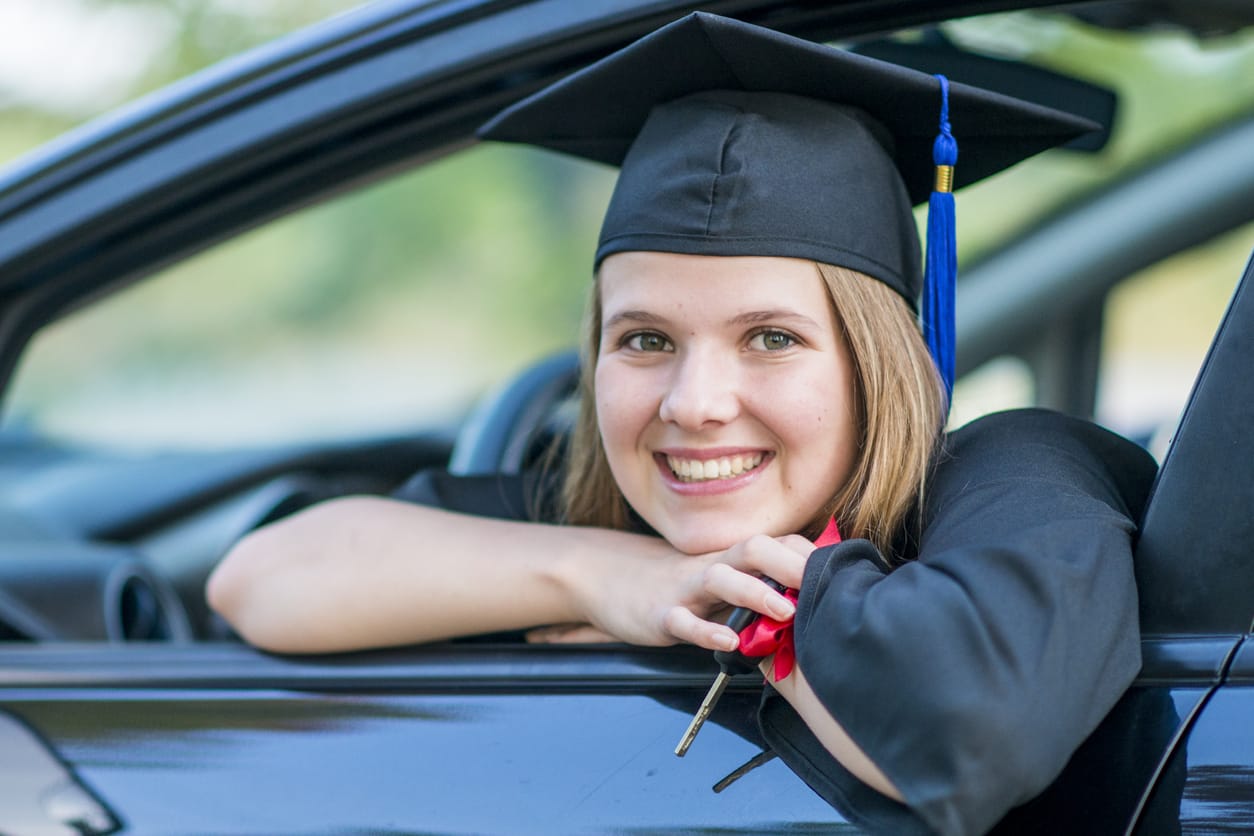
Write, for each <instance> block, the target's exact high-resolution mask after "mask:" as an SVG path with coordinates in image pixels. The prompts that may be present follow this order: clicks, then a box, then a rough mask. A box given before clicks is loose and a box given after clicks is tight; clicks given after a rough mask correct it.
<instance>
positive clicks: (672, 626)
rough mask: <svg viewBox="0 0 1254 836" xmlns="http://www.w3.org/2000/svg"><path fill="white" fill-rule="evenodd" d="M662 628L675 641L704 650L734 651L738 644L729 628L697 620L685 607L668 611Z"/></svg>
mask: <svg viewBox="0 0 1254 836" xmlns="http://www.w3.org/2000/svg"><path fill="white" fill-rule="evenodd" d="M662 626H663V627H664V629H665V630H666V632H668V633H670V634H671V635H672V636H674V637H675V638H676V639H678V640H680V641H684V642H688V643H689V644H695V645H696V646H697V647H704V648H705V649H706V650H735V649H736V646H737V645H738V644H740V637H739V636H737V635H736V633H735V631H734V630H732V629H731V628H730V627H728V626H726V625H724V624H716V623H714V622H712V621H706V620H705V619H703V618H699V617H698V616H697V615H696V614H695V613H693V612H692V610H690V609H688V608H687V607H671V608H670V609H668V610H667V611H666V615H665V616H663V618H662Z"/></svg>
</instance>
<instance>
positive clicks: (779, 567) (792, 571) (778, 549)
mask: <svg viewBox="0 0 1254 836" xmlns="http://www.w3.org/2000/svg"><path fill="white" fill-rule="evenodd" d="M812 551H814V544H813V543H811V542H810V541H809V540H807V539H806V538H804V537H802V536H800V535H796V534H793V535H788V536H785V537H779V538H776V537H767V536H766V535H762V534H760V535H757V536H755V537H750V538H749V539H748V540H745V541H744V542H743V543H738V544H736V545H735V546H732V547H731V548H730V549H728V550H727V551H725V552H723V553H722V554H721V555H720V556H719V558H717V559H718V560H719V562H720V563H726V564H728V565H729V566H731V567H733V568H735V569H739V570H740V571H741V572H746V573H749V574H756V575H764V576H766V577H768V578H774V579H775V580H777V581H779V582H780V583H782V584H784V586H789V587H792V588H793V589H796V588H797V587H799V586H801V577H802V575H804V574H805V568H806V558H808V557H809V556H810V552H812ZM738 606H743V605H740V604H738Z"/></svg>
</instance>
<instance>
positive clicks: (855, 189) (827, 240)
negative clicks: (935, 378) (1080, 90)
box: [479, 12, 1098, 371]
mask: <svg viewBox="0 0 1254 836" xmlns="http://www.w3.org/2000/svg"><path fill="white" fill-rule="evenodd" d="M946 87H947V88H948V95H947V107H948V110H949V113H951V114H952V117H953V122H954V124H955V125H956V126H957V127H958V129H957V130H956V131H955V132H954V133H955V134H956V135H957V137H958V139H959V140H960V141H961V143H962V146H963V163H962V165H961V166H960V167H957V168H955V169H951V171H952V173H953V175H954V177H955V185H956V186H963V185H966V184H968V183H972V182H975V181H976V180H980V179H982V178H984V177H987V176H989V175H990V174H994V173H996V172H998V171H1000V170H1002V169H1003V168H1006V167H1007V166H1010V165H1013V164H1014V163H1016V162H1018V161H1019V160H1022V159H1023V158H1025V157H1028V156H1031V155H1032V154H1035V153H1037V152H1039V151H1042V150H1044V149H1046V148H1049V147H1051V146H1054V145H1058V144H1060V143H1063V142H1066V141H1067V140H1069V139H1072V138H1074V137H1076V136H1079V135H1081V134H1083V133H1086V132H1088V131H1091V130H1094V129H1096V128H1097V127H1098V126H1096V125H1094V124H1093V123H1091V122H1088V121H1087V120H1084V119H1081V118H1078V117H1075V116H1072V115H1070V114H1065V113H1061V112H1059V111H1056V110H1051V109H1049V108H1045V107H1041V106H1039V105H1034V104H1031V103H1029V102H1024V101H1021V100H1018V99H1013V98H1010V97H1007V96H1003V95H1000V94H998V93H993V92H990V91H987V90H981V89H979V88H975V87H969V86H967V85H963V84H957V83H955V84H951V85H947V84H946V83H945V82H943V81H940V80H938V78H937V77H934V76H930V75H927V74H925V73H920V72H917V71H915V70H911V69H906V68H904V67H900V66H898V65H895V64H889V63H887V62H883V61H878V60H875V59H872V58H867V57H864V56H860V55H855V54H852V53H849V52H845V51H842V50H839V49H834V48H832V47H828V46H824V45H822V44H816V43H812V42H810V41H805V40H802V39H799V38H794V37H791V36H788V35H783V34H780V33H778V32H774V31H772V30H769V29H764V28H761V27H758V26H754V25H751V24H748V23H743V22H741V21H737V20H732V19H729V18H723V17H719V16H717V15H712V14H706V13H701V12H697V13H694V14H691V15H689V16H687V17H685V18H682V19H681V20H678V21H675V22H674V23H671V24H669V25H667V26H664V27H663V28H661V29H659V30H657V31H656V32H653V33H652V34H650V35H647V36H645V37H644V38H641V39H640V40H638V41H636V42H635V43H633V44H631V45H630V46H628V47H626V48H624V49H622V50H619V51H618V52H616V53H614V54H612V55H610V56H608V57H606V58H604V59H602V60H600V61H598V62H596V63H595V64H592V65H591V66H589V67H587V68H585V69H583V70H581V71H579V72H576V73H574V74H572V75H571V76H568V77H567V78H565V79H563V80H561V81H559V82H557V83H555V84H553V85H551V86H549V87H548V88H546V89H544V90H541V91H540V92H538V93H536V94H534V95H532V96H530V97H529V98H527V99H524V100H522V101H520V102H518V103H517V104H515V105H513V106H512V107H510V108H508V109H506V110H505V111H503V112H502V113H500V114H499V115H497V116H496V117H495V118H494V119H492V120H491V121H490V122H488V123H487V124H486V125H484V126H483V127H482V128H481V129H480V132H479V135H480V136H481V137H482V138H485V139H498V140H507V141H513V142H525V143H530V144H532V145H539V146H542V147H545V148H551V149H553V150H557V151H563V152H566V153H569V154H574V155H576V156H579V157H584V158H587V159H591V160H598V161H600V162H604V163H609V164H611V165H619V166H621V167H622V174H621V175H620V176H619V179H618V185H617V186H616V188H615V191H614V197H613V199H612V200H611V202H610V206H609V209H608V211H607V212H606V216H605V222H604V225H603V227H602V230H601V239H600V244H599V246H598V248H597V254H596V263H597V264H598V265H599V264H600V262H601V260H602V259H604V258H605V257H606V256H608V255H610V254H612V253H615V252H622V251H625V250H654V251H664V252H677V253H693V254H702V255H778V256H791V257H797V258H807V259H814V260H816V261H822V262H826V263H829V264H835V265H839V266H843V267H849V268H853V269H856V270H859V271H861V272H863V273H866V274H868V275H870V276H872V277H874V278H876V279H879V280H880V281H882V282H884V283H885V284H887V285H889V286H890V287H892V288H893V289H894V290H896V291H897V292H898V293H900V294H901V295H902V296H904V297H905V298H906V299H907V301H908V302H909V303H910V304H911V306H914V305H915V304H916V301H917V299H918V298H919V294H920V282H921V279H922V269H921V267H920V260H919V241H918V234H917V232H916V228H915V223H914V217H913V214H912V213H911V206H912V205H914V204H916V203H921V202H922V201H924V200H927V199H928V195H929V193H930V192H931V191H932V188H933V183H934V178H935V176H936V168H935V167H934V163H933V144H934V141H936V139H937V128H938V123H940V122H941V121H942V119H941V116H940V114H941V112H942V98H943V95H942V94H943V90H944V89H945V88H946ZM944 128H945V130H946V131H947V130H948V124H945V126H944ZM946 136H947V134H946ZM938 147H939V146H938ZM951 151H952V152H953V153H955V154H956V149H951ZM938 162H939V160H938ZM949 165H952V161H949ZM947 190H948V189H946V191H947ZM946 197H947V196H946ZM950 217H951V218H952V215H951V216H950ZM948 234H949V238H950V239H952V220H950V222H949V233H948ZM947 258H948V260H950V261H952V246H950V250H949V252H948V253H947ZM948 281H949V283H950V284H952V276H950V277H949V279H948ZM929 293H930V291H929ZM948 293H949V296H948V297H947V298H948V300H949V301H948V302H946V303H942V306H944V305H946V304H947V305H948V306H949V308H950V309H952V290H950V291H948ZM950 317H951V319H952V315H950ZM926 318H927V317H926V316H925V319H926ZM926 330H927V326H926V324H925V331H926ZM951 330H952V326H951ZM950 342H951V343H952V339H951V340H950ZM949 352H950V359H949V360H948V361H947V362H948V364H949V366H950V367H951V368H952V345H951V346H950V348H949ZM937 359H938V364H943V363H944V362H945V361H942V360H941V357H940V356H939V355H938V356H937ZM942 371H943V368H942Z"/></svg>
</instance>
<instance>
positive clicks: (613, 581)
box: [549, 535, 814, 650]
mask: <svg viewBox="0 0 1254 836" xmlns="http://www.w3.org/2000/svg"><path fill="white" fill-rule="evenodd" d="M812 551H814V544H813V543H811V542H810V541H809V540H807V539H805V538H804V537H801V536H799V535H788V536H785V537H768V536H765V535H759V536H756V537H751V538H750V539H748V540H745V541H744V542H742V543H737V544H736V545H734V546H732V547H731V548H729V549H725V550H723V551H718V552H711V553H709V554H703V555H686V554H683V553H681V552H678V551H675V550H674V549H673V548H671V547H670V546H668V545H667V544H665V543H660V544H659V545H658V547H657V548H652V549H650V550H648V551H644V550H632V553H630V554H623V553H617V554H610V553H605V552H599V553H598V554H596V555H594V556H593V555H585V556H584V557H583V558H581V559H579V560H577V561H576V562H575V563H573V564H572V571H573V572H574V579H573V580H572V581H571V588H572V589H573V590H574V592H573V595H574V598H575V600H576V602H577V606H578V608H579V609H580V611H581V613H582V614H583V615H584V616H585V617H586V619H587V622H588V624H589V625H591V627H593V628H595V630H597V631H598V632H599V633H601V634H608V635H609V636H611V637H613V638H615V639H618V640H620V641H625V642H630V643H632V644H640V645H654V646H661V645H671V644H676V643H678V642H688V643H691V644H695V645H697V646H699V647H704V648H706V649H707V650H732V649H734V648H735V647H736V646H737V644H738V643H739V637H738V636H737V635H736V633H735V632H734V631H733V630H731V628H729V627H727V626H726V625H724V624H722V623H721V622H722V620H723V619H725V618H726V614H727V612H728V611H729V610H730V609H731V608H733V607H748V608H749V609H752V610H754V611H756V612H759V613H763V614H766V615H770V616H772V617H774V618H778V619H785V618H788V617H790V616H791V615H792V614H793V610H794V608H793V605H792V603H791V602H790V601H788V600H787V599H786V598H785V597H784V596H783V595H781V594H779V593H778V592H776V591H775V590H773V589H771V588H770V587H769V586H767V584H766V583H765V582H764V581H763V580H762V578H763V577H769V578H773V579H775V580H776V581H779V582H780V583H782V584H784V585H785V586H789V587H792V588H796V587H798V586H800V585H801V577H802V575H803V574H804V572H805V563H806V559H807V558H808V557H809V556H810V553H811V552H812ZM589 635H591V634H589ZM549 640H552V639H549Z"/></svg>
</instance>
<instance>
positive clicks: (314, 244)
mask: <svg viewBox="0 0 1254 836" xmlns="http://www.w3.org/2000/svg"><path fill="white" fill-rule="evenodd" d="M4 4H5V5H4V7H3V8H0V31H3V32H5V33H6V34H5V35H4V37H5V38H7V39H8V41H9V43H8V46H7V47H4V49H3V51H4V53H5V54H6V55H7V56H8V57H7V58H6V59H3V60H0V165H2V164H4V163H7V162H9V161H11V160H14V159H15V158H17V157H19V156H20V155H22V154H24V153H26V152H28V151H30V150H31V149H33V148H35V147H37V146H38V145H39V144H41V143H42V142H45V141H47V140H49V139H51V138H53V137H55V136H56V135H57V134H59V133H62V132H64V131H66V130H69V129H72V128H73V127H74V126H75V125H78V124H80V123H82V122H84V121H86V120H89V119H91V118H93V117H94V116H97V115H99V114H102V113H105V112H107V111H108V110H109V109H110V108H113V107H115V106H117V105H119V104H121V103H124V102H126V101H129V100H131V99H134V98H136V97H139V96H142V95H143V94H145V93H146V92H149V91H152V90H156V89H157V88H160V87H161V86H163V85H165V84H168V83H169V82H171V81H174V80H176V79H178V78H180V77H182V76H185V75H187V74H189V73H191V72H194V71H195V70H197V69H200V68H203V67H206V66H208V65H211V64H213V63H215V62H217V61H220V60H224V59H227V58H228V57H229V56H231V55H233V54H236V53H238V52H240V51H243V50H246V49H248V48H249V47H252V46H254V45H258V44H261V43H264V42H265V41H268V40H270V39H272V38H274V37H278V36H281V35H282V34H284V33H286V32H289V31H292V30H294V29H297V28H299V27H301V26H304V25H307V24H310V23H312V22H315V21H317V20H321V19H322V18H325V17H327V16H329V15H331V14H334V13H338V12H341V11H344V10H346V9H348V8H350V7H352V6H354V5H357V3H355V2H351V1H350V0H251V2H250V1H249V0H4ZM946 33H947V34H948V35H949V37H951V38H952V39H953V40H954V41H956V42H958V43H959V44H962V45H965V46H969V47H972V48H976V49H979V50H982V51H988V52H991V53H993V54H998V55H1003V56H1008V57H1016V58H1023V59H1025V60H1030V61H1032V62H1036V63H1041V64H1045V65H1047V66H1050V67H1053V68H1055V69H1058V70H1061V71H1064V72H1071V73H1075V74H1077V75H1081V76H1083V77H1085V78H1088V79H1090V80H1093V81H1096V82H1099V83H1102V84H1105V85H1108V86H1111V87H1113V88H1115V89H1116V90H1117V91H1118V92H1119V94H1120V99H1121V103H1120V113H1119V124H1118V129H1117V131H1116V133H1115V138H1114V140H1113V142H1112V143H1111V145H1110V146H1109V147H1108V148H1107V149H1106V150H1105V151H1103V152H1102V153H1100V154H1097V155H1078V154H1069V153H1065V152H1063V153H1054V154H1049V155H1045V156H1043V157H1042V158H1040V159H1038V160H1036V161H1033V163H1031V164H1030V165H1026V166H1023V167H1021V168H1019V169H1017V170H1013V171H1011V172H1009V173H1007V174H1005V175H1001V176H998V177H995V178H993V179H992V180H990V181H988V182H986V183H984V184H981V185H979V186H977V187H975V188H972V189H969V190H967V191H966V192H964V193H962V194H961V195H960V197H959V203H958V207H959V223H960V242H959V243H960V256H961V259H962V260H963V261H967V262H969V261H970V260H972V259H975V258H978V257H979V255H980V254H981V253H982V252H986V251H988V250H990V249H992V248H995V247H996V246H998V245H999V243H1001V242H1003V241H1005V240H1007V239H1008V238H1010V237H1012V236H1013V235H1014V234H1016V233H1017V232H1019V231H1021V230H1023V229H1025V228H1027V227H1028V226H1030V225H1031V224H1032V223H1033V222H1035V221H1036V220H1037V219H1039V218H1041V217H1043V216H1045V215H1047V214H1048V213H1050V212H1051V211H1054V210H1055V209H1057V208H1058V207H1059V206H1062V205H1064V204H1065V203H1066V202H1067V201H1069V200H1073V199H1076V198H1077V196H1079V195H1082V194H1083V193H1085V192H1086V191H1088V190H1091V189H1094V188H1097V187H1099V186H1100V185H1101V184H1102V183H1103V182H1106V181H1108V180H1110V179H1112V178H1115V177H1117V176H1118V175H1119V174H1120V173H1121V172H1124V171H1128V170H1130V169H1132V168H1134V167H1136V166H1139V165H1143V164H1146V162H1147V161H1150V160H1153V159H1154V158H1156V157H1157V156H1159V155H1163V154H1168V153H1170V152H1171V151H1172V149H1174V148H1177V147H1179V146H1181V145H1183V144H1186V143H1188V142H1189V141H1190V140H1191V139H1193V138H1195V137H1197V136H1199V135H1201V134H1204V133H1205V132H1207V131H1209V130H1212V129H1215V128H1216V127H1218V126H1221V125H1222V124H1224V123H1225V122H1228V121H1231V120H1233V119H1235V118H1237V117H1239V116H1242V115H1245V114H1249V113H1251V112H1254V30H1246V31H1244V32H1239V33H1236V34H1229V35H1226V36H1222V37H1216V38H1211V39H1208V40H1206V41H1205V42H1200V41H1198V40H1197V39H1195V38H1193V37H1192V36H1189V35H1186V34H1182V33H1176V32H1168V31H1163V32H1157V33H1143V32H1142V33H1135V34H1130V33H1120V32H1110V31H1105V30H1100V29H1097V28H1094V27H1091V26H1087V25H1084V24H1081V23H1079V22H1076V21H1074V20H1072V19H1070V18H1064V17H1062V16H1059V15H1051V14H1024V13H1016V14H1006V15H996V16H991V17H987V18H982V19H973V20H968V21H962V22H959V23H956V24H952V25H950V26H948V27H947V28H946ZM14 39H19V40H20V42H21V44H22V47H21V48H20V49H18V48H16V47H14V44H16V43H18V42H19V41H15V40H14ZM0 46H2V45H0ZM15 53H17V54H15ZM1252 153H1254V150H1252ZM612 182H613V173H612V172H611V171H609V170H606V169H603V168H601V167H598V166H594V165H589V164H581V163H576V162H572V161H569V160H564V159H560V158H558V157H556V156H554V155H549V154H545V153H541V152H533V151H528V150H526V149H516V148H501V147H487V146H483V147H476V148H472V149H469V150H467V151H465V152H461V153H459V154H457V155H455V156H453V157H449V158H446V159H444V160H441V161H439V162H437V163H435V164H431V165H425V166H423V167H422V168H421V169H418V170H415V171H413V172H409V173H402V174H400V175H399V176H395V177H391V178H389V179H387V180H385V181H381V182H379V183H377V184H374V185H371V186H367V187H365V188H362V189H360V190H358V191H355V192H353V193H351V194H347V195H343V196H340V197H337V198H335V199H334V200H331V201H328V202H326V203H324V204H321V205H319V206H315V207H311V208H308V209H305V210H302V211H300V212H298V213H296V214H294V215H292V216H290V217H287V218H283V219H280V220H277V221H275V222H272V223H270V224H267V225H266V226H264V227H262V228H259V229H257V230H254V231H252V232H250V233H248V234H246V235H244V236H241V237H239V238H237V239H234V240H232V241H230V242H227V243H225V244H223V245H220V246H218V247H215V248H214V249H212V250H209V251H206V252H204V253H201V254H199V255H197V256H195V257H193V258H191V259H189V260H187V261H186V262H183V263H181V264H179V265H176V266H175V267H173V268H170V269H168V270H167V271H165V272H163V273H162V274H160V275H157V276H155V277H153V278H152V279H150V280H148V281H145V282H142V283H140V284H138V285H136V286H134V287H133V288H131V289H129V290H127V291H125V292H123V293H120V294H117V295H116V297H115V298H111V299H109V300H106V301H104V302H103V303H100V304H96V305H93V306H91V307H90V308H88V309H85V310H83V311H80V312H78V313H74V314H72V315H70V316H68V317H66V318H65V319H63V320H62V321H60V322H58V323H56V324H55V325H53V326H51V327H49V328H47V329H45V332H44V333H42V334H41V335H40V336H38V337H37V339H36V341H35V342H34V343H33V345H32V348H31V350H30V351H29V352H28V355H27V358H26V359H24V361H23V362H22V364H21V367H20V368H19V373H18V376H17V379H16V384H15V389H14V391H13V393H12V395H11V396H10V397H9V399H8V401H7V402H6V404H5V412H4V417H3V421H4V425H5V426H6V427H7V428H9V429H17V430H30V431H33V432H37V433H40V434H44V435H49V436H53V437H56V438H59V439H65V440H70V441H74V442H80V443H92V444H106V445H109V446H115V447H128V448H137V449H151V448H154V447H168V446H178V447H221V446H231V445H239V444H258V443H272V442H273V441H275V440H296V439H302V438H330V437H342V436H346V435H349V436H361V435H370V434H378V433H395V432H406V431H409V430H411V429H413V428H415V427H422V426H432V425H440V424H448V425H451V424H452V422H453V421H455V419H456V418H457V416H459V415H461V414H462V413H463V412H464V410H465V409H466V408H467V406H468V405H469V404H470V403H471V402H472V401H473V399H474V398H475V397H477V396H478V395H479V394H481V393H482V392H483V391H484V389H485V388H486V387H488V386H490V385H491V384H492V383H493V382H494V381H499V380H501V379H503V378H504V377H506V376H507V375H508V374H509V373H511V372H512V371H515V370H517V369H518V368H520V367H522V366H523V365H525V364H526V363H528V362H530V361H531V360H533V359H535V358H537V357H540V356H542V355H544V354H546V353H548V352H551V351H554V350H557V349H560V348H562V347H564V346H569V345H571V344H573V343H574V341H575V334H576V331H577V325H578V321H579V318H580V315H581V312H582V308H583V296H584V293H585V291H586V288H587V285H588V270H589V266H590V254H591V252H592V249H593V244H594V241H595V236H596V230H597V226H598V224H599V218H600V213H601V210H602V208H603V207H604V204H605V201H606V199H607V197H608V194H609V190H610V188H611V187H612ZM1252 244H1254V229H1251V228H1246V229H1244V230H1241V231H1239V232H1238V233H1234V234H1232V235H1229V236H1226V237H1225V238H1224V239H1222V240H1219V241H1216V242H1212V243H1211V244H1209V245H1207V246H1205V247H1201V248H1198V249H1197V250H1194V251H1191V252H1189V253H1186V254H1183V255H1181V256H1179V257H1177V258H1175V259H1172V260H1171V261H1170V262H1169V263H1167V264H1164V265H1161V266H1159V267H1156V268H1155V269H1154V270H1151V271H1147V273H1146V274H1145V275H1144V276H1141V277H1138V278H1137V279H1136V280H1135V281H1133V282H1129V283H1127V285H1126V287H1124V288H1121V289H1120V290H1119V291H1118V292H1117V296H1116V299H1115V304H1114V305H1112V306H1111V313H1110V316H1109V321H1108V322H1107V338H1106V339H1107V345H1106V347H1105V349H1104V361H1103V363H1104V367H1103V383H1102V387H1103V388H1102V395H1101V405H1100V407H1099V409H1100V410H1101V417H1102V418H1103V420H1105V421H1106V422H1107V423H1109V424H1111V425H1113V426H1115V427H1116V428H1120V429H1126V430H1133V431H1137V432H1141V431H1143V430H1144V429H1145V427H1148V426H1156V425H1159V424H1162V423H1164V422H1169V421H1170V420H1171V418H1172V417H1173V410H1175V409H1178V407H1179V404H1180V403H1181V402H1182V401H1183V398H1184V396H1185V395H1186V394H1187V389H1188V385H1189V382H1190V381H1191V379H1192V376H1193V374H1194V373H1195V371H1196V369H1197V365H1198V363H1199V361H1200V359H1201V357H1202V353H1203V351H1204V348H1205V345H1206V343H1207V341H1208V340H1209V337H1210V334H1211V332H1212V331H1213V329H1214V326H1215V323H1216V322H1217V321H1218V319H1219V317H1220V315H1221V314H1222V311H1223V308H1224V306H1225V304H1226V302H1227V299H1228V296H1229V295H1230V293H1231V289H1232V286H1233V283H1234V282H1235V280H1236V278H1237V277H1238V276H1239V274H1240V271H1241V268H1242V266H1243V264H1244V262H1245V259H1246V257H1247V256H1248V253H1249V250H1250V247H1251V245H1252ZM1030 399H1031V391H1030V382H1025V381H1024V380H1023V379H1022V374H1021V373H1020V372H1017V371H1016V369H1015V367H1014V364H1013V363H1009V364H1007V363H1001V364H994V365H993V367H991V369H990V370H989V371H987V372H986V373H984V374H982V375H981V374H977V375H973V376H972V379H971V381H969V382H968V383H967V384H964V387H963V388H962V389H960V391H959V393H958V396H957V399H956V409H955V417H956V419H957V420H963V419H965V418H967V417H973V416H974V415H975V414H978V413H980V412H983V411H986V410H988V409H991V408H996V407H1000V406H1011V405H1017V404H1020V403H1025V402H1028V401H1030Z"/></svg>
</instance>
